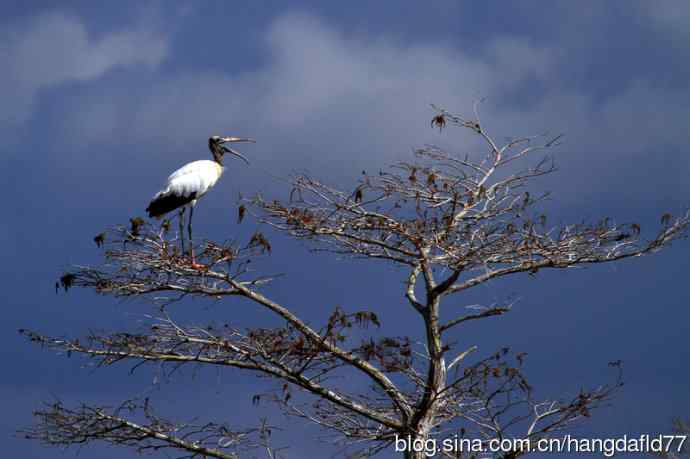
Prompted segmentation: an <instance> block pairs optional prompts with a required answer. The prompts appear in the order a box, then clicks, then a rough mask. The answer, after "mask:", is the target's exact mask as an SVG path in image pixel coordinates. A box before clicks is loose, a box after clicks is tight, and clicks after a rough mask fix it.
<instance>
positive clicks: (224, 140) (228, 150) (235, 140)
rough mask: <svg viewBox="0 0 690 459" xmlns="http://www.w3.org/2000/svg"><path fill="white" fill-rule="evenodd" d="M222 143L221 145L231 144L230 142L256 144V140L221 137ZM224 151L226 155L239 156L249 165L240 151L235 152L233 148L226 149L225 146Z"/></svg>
mask: <svg viewBox="0 0 690 459" xmlns="http://www.w3.org/2000/svg"><path fill="white" fill-rule="evenodd" d="M220 141H221V143H229V142H249V143H256V140H254V139H250V138H246V137H221V139H220ZM223 151H225V152H226V153H230V154H232V155H235V156H237V157H238V158H240V159H241V160H242V161H244V162H245V163H247V164H249V161H248V160H247V158H245V157H244V156H242V154H241V153H240V152H239V151H237V150H233V149H232V148H228V147H226V146H225V145H223Z"/></svg>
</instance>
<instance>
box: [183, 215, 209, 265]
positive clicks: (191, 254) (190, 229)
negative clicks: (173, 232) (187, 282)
mask: <svg viewBox="0 0 690 459" xmlns="http://www.w3.org/2000/svg"><path fill="white" fill-rule="evenodd" d="M193 215H194V205H191V206H190V207H189V223H188V224H187V232H188V234H189V256H190V258H191V259H192V268H195V269H203V268H205V266H204V265H202V264H199V263H197V262H196V260H195V259H194V241H193V240H192V216H193Z"/></svg>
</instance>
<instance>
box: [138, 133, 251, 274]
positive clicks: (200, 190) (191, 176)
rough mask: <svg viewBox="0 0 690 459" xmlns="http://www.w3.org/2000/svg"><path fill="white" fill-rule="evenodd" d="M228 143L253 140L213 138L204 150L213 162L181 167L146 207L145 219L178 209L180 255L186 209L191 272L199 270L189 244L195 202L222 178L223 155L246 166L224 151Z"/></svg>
mask: <svg viewBox="0 0 690 459" xmlns="http://www.w3.org/2000/svg"><path fill="white" fill-rule="evenodd" d="M232 142H251V143H254V142H255V141H254V140H253V139H249V138H242V137H219V136H217V135H214V136H212V137H211V138H209V139H208V148H209V149H210V150H211V153H212V154H213V160H212V161H211V160H206V159H201V160H198V161H192V162H191V163H188V164H185V165H184V166H182V167H181V168H179V169H178V170H176V171H175V172H173V173H172V174H171V175H170V177H168V181H167V183H166V185H165V188H163V189H162V190H161V191H159V192H158V193H156V195H155V196H154V197H153V199H152V200H151V202H150V203H149V205H148V207H147V208H146V212H148V214H149V217H155V218H162V217H163V216H164V215H165V214H167V213H168V212H171V211H173V210H176V209H180V212H179V217H180V219H179V222H180V241H181V244H182V252H183V253H184V234H183V233H184V212H185V209H186V208H187V206H189V223H188V224H187V232H188V235H189V253H190V257H191V260H192V266H193V267H195V268H202V267H203V266H202V265H198V264H197V263H196V261H195V260H194V247H193V243H192V216H193V214H194V206H195V205H196V202H197V201H198V200H199V199H200V198H201V197H202V196H204V195H205V194H206V193H208V191H209V190H210V189H211V188H213V186H214V185H215V184H216V182H217V181H218V179H219V178H220V176H221V175H223V171H224V169H225V168H224V167H223V162H222V161H223V155H224V154H225V153H230V154H232V155H234V156H237V157H238V158H240V159H242V160H243V161H244V162H245V163H247V164H249V161H247V158H245V157H244V156H242V155H241V154H240V153H239V152H238V151H236V150H233V149H232V148H229V147H227V146H226V145H225V144H227V143H232Z"/></svg>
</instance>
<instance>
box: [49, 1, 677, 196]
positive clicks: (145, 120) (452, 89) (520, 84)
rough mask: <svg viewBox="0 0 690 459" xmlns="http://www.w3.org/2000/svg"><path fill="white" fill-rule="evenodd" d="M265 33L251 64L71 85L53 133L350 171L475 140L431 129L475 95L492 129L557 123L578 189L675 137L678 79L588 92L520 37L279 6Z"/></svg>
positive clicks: (153, 156)
mask: <svg viewBox="0 0 690 459" xmlns="http://www.w3.org/2000/svg"><path fill="white" fill-rule="evenodd" d="M265 36H266V42H265V50H266V59H263V60H262V61H261V62H262V64H261V65H260V66H258V67H255V68H253V69H248V70H245V71H243V72H230V71H229V72H227V73H224V72H222V71H214V72H209V71H203V70H202V71H198V70H197V71H194V72H192V71H190V70H182V71H179V72H177V73H166V74H157V75H155V78H154V79H152V80H151V81H148V82H147V83H145V84H142V85H135V86H136V87H134V86H131V85H123V86H121V87H119V88H109V89H107V90H106V91H103V90H101V89H100V88H99V89H98V90H96V89H94V90H92V91H90V92H85V93H84V94H82V95H81V96H79V97H75V98H74V99H73V100H71V101H69V102H68V104H67V110H66V113H67V114H66V116H65V117H63V119H62V120H61V125H60V126H61V127H60V128H61V132H62V138H63V140H65V141H66V142H75V143H74V144H73V145H72V146H73V147H74V148H71V149H70V152H71V153H70V154H71V155H72V156H73V158H75V159H78V158H80V157H81V156H80V151H84V148H85V147H86V148H88V147H89V146H90V145H94V144H96V143H97V142H100V141H101V140H102V139H103V138H105V137H108V138H118V139H123V140H125V139H126V141H128V142H135V143H136V144H137V146H139V147H141V148H142V149H144V150H146V151H147V157H146V158H140V160H141V161H142V163H141V166H142V167H146V164H154V163H155V162H157V161H158V160H160V159H163V158H164V159H165V160H169V161H170V162H171V167H172V166H174V165H175V164H179V163H180V162H182V161H186V160H189V159H190V156H189V155H190V149H191V151H198V154H199V155H204V154H206V153H205V152H204V149H203V144H204V139H205V137H206V136H207V135H209V134H214V133H217V134H223V133H228V134H241V135H250V136H253V137H256V138H258V139H259V144H257V146H256V147H255V148H254V149H253V151H254V152H255V154H256V155H257V156H259V158H257V159H258V164H259V165H262V163H263V166H264V168H265V169H268V168H270V170H271V172H272V173H275V174H278V175H280V174H283V173H284V172H285V170H286V169H289V168H295V167H296V168H302V167H305V166H309V168H310V169H311V170H313V171H330V172H333V171H336V172H337V171H346V170H347V171H348V172H347V175H351V171H352V170H353V169H354V170H359V169H360V168H366V169H369V170H371V169H374V168H378V167H382V166H384V165H386V164H389V163H390V162H392V161H396V160H400V159H408V158H409V157H410V149H411V148H412V147H415V146H419V145H422V144H424V143H435V144H440V145H441V146H445V147H448V149H449V150H450V151H453V152H455V153H457V154H465V153H467V152H470V153H471V152H473V151H476V149H474V150H473V148H474V146H475V144H473V143H472V141H473V139H474V137H472V136H471V133H463V132H459V131H457V130H450V129H449V130H445V131H444V132H443V133H442V134H439V132H438V131H437V130H432V129H429V119H430V116H431V110H430V108H429V104H430V103H439V104H442V105H443V106H445V107H447V108H449V109H451V110H452V111H457V112H460V113H462V114H466V115H469V116H471V111H472V105H473V103H474V102H475V101H476V100H477V99H479V98H480V97H485V96H486V97H488V102H487V103H486V104H485V105H484V106H483V107H482V113H483V121H484V123H485V124H486V126H488V128H489V130H490V132H491V133H492V134H494V136H495V137H496V138H497V139H499V140H500V139H502V138H503V137H504V136H515V135H532V134H537V133H541V132H544V131H546V130H548V131H550V132H553V133H565V134H566V143H565V145H564V147H562V148H561V149H560V150H559V164H560V165H561V166H562V167H563V168H564V169H566V170H567V171H568V176H564V175H562V174H559V177H560V178H561V180H562V181H560V182H559V183H558V186H559V187H560V188H563V189H564V190H569V191H571V192H575V191H578V192H579V191H580V190H581V189H582V187H583V183H585V182H588V183H589V185H588V186H591V187H593V188H596V187H600V186H607V185H605V183H607V181H609V180H610V179H611V177H610V176H607V175H608V174H614V173H615V174H616V175H618V176H621V177H623V176H624V175H621V172H622V174H626V173H629V172H630V171H631V165H632V164H633V163H634V162H635V161H637V162H638V163H639V164H642V162H641V161H640V156H641V155H644V154H646V152H648V151H650V150H656V151H658V150H659V149H660V148H664V147H666V148H668V147H674V146H675V147H677V146H680V145H682V144H683V142H684V139H685V129H684V127H683V124H682V123H683V120H684V119H686V118H687V114H688V109H687V107H686V106H685V104H684V103H683V101H684V100H689V96H690V92H689V91H688V90H687V89H671V88H665V87H660V86H658V85H656V84H655V82H653V81H648V80H646V79H644V78H643V77H639V78H636V79H631V80H627V81H621V82H620V84H619V85H618V86H617V90H616V93H615V94H609V95H608V96H607V97H600V96H599V95H598V94H597V93H594V92H588V89H587V87H586V86H578V87H575V88H573V87H569V86H566V85H565V84H564V83H563V81H562V78H561V77H562V74H560V73H559V72H563V71H564V70H563V69H564V68H565V69H566V70H565V71H567V69H568V67H567V66H566V67H564V65H566V64H567V65H571V66H573V67H577V66H579V65H581V63H577V62H576V63H570V62H569V61H568V59H569V55H568V54H567V53H565V52H564V51H562V50H559V49H556V48H553V47H551V46H548V45H546V46H542V45H538V44H535V43H533V42H531V41H529V40H526V39H523V38H516V37H511V36H496V37H493V38H491V39H490V40H487V41H486V42H485V43H483V44H482V47H481V50H480V51H481V52H474V53H470V52H466V51H463V49H462V48H459V47H457V46H455V47H454V46H450V45H448V44H444V43H439V42H425V41H423V40H420V41H413V42H410V43H401V42H400V41H398V40H394V39H391V38H389V37H386V36H372V35H366V34H359V35H346V34H344V33H343V32H342V31H340V30H339V29H338V28H337V27H334V26H332V25H330V24H328V23H326V22H324V21H322V20H321V19H319V18H317V17H314V16H310V15H305V14H289V15H285V16H282V17H279V18H277V19H276V20H275V21H274V22H273V23H272V24H271V25H270V27H269V29H268V32H267V33H266V34H265ZM70 139H71V140H70ZM475 140H476V139H475ZM76 142H78V143H76ZM458 146H460V148H462V150H459V149H458ZM669 154H671V155H672V154H674V153H673V152H671V153H669ZM63 159H64V158H63ZM667 159H668V157H667ZM151 160H153V161H154V162H149V161H151ZM673 160H674V162H675V167H676V170H680V171H682V170H683V168H685V169H687V161H681V160H680V159H679V158H674V159H673ZM255 164H256V162H255ZM612 165H613V166H612ZM621 165H626V167H625V168H621V167H620V166H621ZM85 167H87V166H85ZM156 167H160V163H158V165H157V166H156ZM679 173H680V172H679ZM609 183H610V182H609ZM666 185H668V186H669V187H677V186H678V185H677V184H673V183H671V182H668V183H667V184H664V186H666ZM573 195H574V194H573Z"/></svg>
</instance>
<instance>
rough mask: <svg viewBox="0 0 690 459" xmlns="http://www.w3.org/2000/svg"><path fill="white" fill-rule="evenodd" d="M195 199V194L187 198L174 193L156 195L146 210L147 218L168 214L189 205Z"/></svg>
mask: <svg viewBox="0 0 690 459" xmlns="http://www.w3.org/2000/svg"><path fill="white" fill-rule="evenodd" d="M195 198H196V193H191V194H190V195H189V196H180V195H177V194H175V193H165V194H163V193H158V194H157V195H156V196H155V197H154V198H153V199H152V200H151V203H150V204H149V206H148V207H147V208H146V212H148V213H149V217H155V218H159V217H162V216H163V215H165V214H167V213H168V212H170V211H172V210H175V209H177V208H179V207H182V206H184V205H187V204H189V203H190V202H192V201H193V200H194V199H195Z"/></svg>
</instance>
